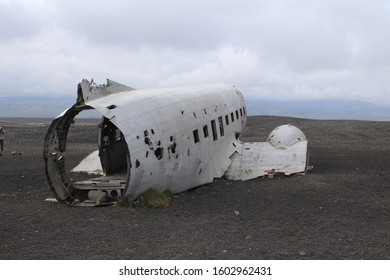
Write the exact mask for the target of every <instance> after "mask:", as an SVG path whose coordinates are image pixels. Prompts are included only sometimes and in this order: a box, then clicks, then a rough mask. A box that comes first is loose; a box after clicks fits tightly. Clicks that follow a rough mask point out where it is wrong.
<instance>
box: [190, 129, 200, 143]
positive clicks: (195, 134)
mask: <svg viewBox="0 0 390 280" xmlns="http://www.w3.org/2000/svg"><path fill="white" fill-rule="evenodd" d="M192 134H193V135H194V142H195V143H198V142H199V132H198V130H197V129H195V130H194V131H193V132H192Z"/></svg>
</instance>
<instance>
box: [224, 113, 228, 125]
mask: <svg viewBox="0 0 390 280" xmlns="http://www.w3.org/2000/svg"><path fill="white" fill-rule="evenodd" d="M225 122H226V125H229V115H226V116H225Z"/></svg>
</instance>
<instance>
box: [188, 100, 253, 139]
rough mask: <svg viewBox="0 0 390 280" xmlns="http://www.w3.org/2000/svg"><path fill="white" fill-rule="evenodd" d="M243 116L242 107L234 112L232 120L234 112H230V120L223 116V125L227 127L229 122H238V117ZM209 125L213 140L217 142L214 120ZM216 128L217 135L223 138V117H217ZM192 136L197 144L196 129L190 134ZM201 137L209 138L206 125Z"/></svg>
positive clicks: (197, 134)
mask: <svg viewBox="0 0 390 280" xmlns="http://www.w3.org/2000/svg"><path fill="white" fill-rule="evenodd" d="M244 115H246V111H245V107H242V108H240V109H239V110H236V112H235V117H236V118H234V112H231V113H230V119H229V115H225V124H226V125H229V123H230V122H232V123H233V122H234V121H235V120H238V119H239V118H240V116H241V117H242V116H244ZM210 124H211V132H212V134H213V140H214V141H217V140H218V131H217V123H216V120H212V121H211V122H210ZM218 127H219V135H220V136H221V137H223V136H224V135H225V128H224V123H223V116H220V117H218ZM192 134H193V136H194V142H195V143H198V142H199V141H200V138H199V131H198V129H195V130H194V131H193V132H192ZM203 137H204V138H207V137H209V127H208V125H204V126H203Z"/></svg>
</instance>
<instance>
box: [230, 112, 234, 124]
mask: <svg viewBox="0 0 390 280" xmlns="http://www.w3.org/2000/svg"><path fill="white" fill-rule="evenodd" d="M230 118H231V120H232V122H234V114H233V113H230Z"/></svg>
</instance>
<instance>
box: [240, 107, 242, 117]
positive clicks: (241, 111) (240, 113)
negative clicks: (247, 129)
mask: <svg viewBox="0 0 390 280" xmlns="http://www.w3.org/2000/svg"><path fill="white" fill-rule="evenodd" d="M240 115H241V117H242V109H241V108H240Z"/></svg>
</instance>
